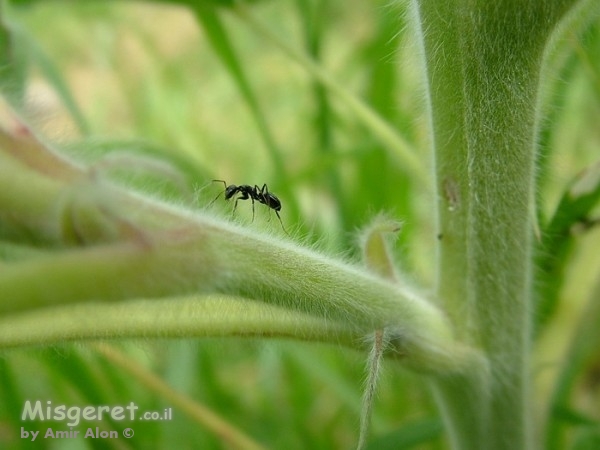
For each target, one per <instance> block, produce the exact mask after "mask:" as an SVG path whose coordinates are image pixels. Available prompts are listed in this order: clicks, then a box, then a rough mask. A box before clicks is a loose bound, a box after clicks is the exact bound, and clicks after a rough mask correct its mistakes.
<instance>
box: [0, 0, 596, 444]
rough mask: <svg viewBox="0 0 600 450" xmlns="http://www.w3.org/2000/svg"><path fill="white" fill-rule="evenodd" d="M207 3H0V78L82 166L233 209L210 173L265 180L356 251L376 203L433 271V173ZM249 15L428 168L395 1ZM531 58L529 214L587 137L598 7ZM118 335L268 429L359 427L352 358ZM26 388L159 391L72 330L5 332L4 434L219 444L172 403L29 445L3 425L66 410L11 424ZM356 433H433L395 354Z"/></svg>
mask: <svg viewBox="0 0 600 450" xmlns="http://www.w3.org/2000/svg"><path fill="white" fill-rule="evenodd" d="M209 5H210V3H207V4H206V5H204V6H203V7H199V8H197V9H196V12H195V13H194V12H192V10H191V9H190V8H187V7H184V6H180V5H177V4H175V2H174V3H173V4H169V2H141V1H140V2H92V1H90V2H87V1H86V2H62V1H39V2H35V1H32V2H23V1H20V2H17V1H15V2H6V1H5V2H4V3H3V4H2V7H3V9H2V19H3V21H4V24H5V27H6V28H5V29H6V30H7V33H8V35H9V36H10V39H11V40H12V45H13V49H14V53H13V54H12V57H13V59H12V60H11V61H10V63H11V70H10V71H8V73H7V72H6V71H5V72H3V76H4V77H5V79H4V80H2V82H3V86H5V92H7V93H8V96H9V97H10V98H11V101H12V102H13V103H16V104H19V111H20V113H21V114H22V115H23V117H24V118H25V119H26V120H27V121H28V122H29V123H30V124H31V125H32V126H33V128H34V129H36V130H39V131H40V132H41V133H42V135H43V136H44V137H45V138H46V139H47V140H48V141H49V142H51V143H52V144H53V145H54V146H55V147H57V148H59V149H61V151H63V152H66V153H68V154H70V155H72V156H73V157H75V158H77V159H79V160H81V161H84V162H87V163H91V164H98V166H99V167H100V166H101V164H102V161H106V156H107V155H109V154H110V155H116V156H117V157H118V156H119V155H129V157H130V159H122V160H121V164H119V165H118V166H117V167H116V168H115V167H109V169H105V170H108V171H110V172H111V173H112V172H115V176H120V177H121V178H120V179H121V180H122V181H124V182H127V183H130V184H131V185H133V186H136V187H137V188H139V189H141V190H144V191H152V192H154V193H155V194H156V195H161V196H163V197H166V198H168V199H171V200H172V201H174V202H178V203H184V204H186V205H188V206H189V205H190V202H191V204H192V206H193V208H196V209H203V208H209V209H210V210H214V211H215V213H217V212H218V213H219V214H229V211H230V208H231V205H229V206H228V205H226V204H225V203H224V202H222V201H219V202H215V203H214V204H213V205H210V203H211V201H212V200H213V199H214V198H215V197H216V196H217V194H219V192H220V190H222V186H221V185H220V184H212V183H211V180H212V179H215V178H216V179H223V180H226V181H227V182H228V183H232V184H251V185H254V184H258V185H259V186H262V184H263V183H267V184H268V185H269V188H270V190H271V191H272V192H274V193H276V194H277V196H278V197H279V198H280V199H281V201H282V204H283V208H282V211H281V216H282V220H283V223H284V224H285V227H286V228H287V229H288V230H291V234H292V235H293V236H294V238H295V239H299V240H302V241H304V242H306V243H307V244H308V245H316V246H318V247H319V248H322V249H324V251H327V252H330V253H335V254H343V255H344V256H345V257H348V258H351V259H352V258H356V257H357V255H356V253H357V250H356V245H355V235H356V230H357V229H359V228H360V227H361V226H362V225H364V224H365V223H367V222H368V220H369V218H371V217H373V216H374V215H375V214H377V213H379V212H382V211H384V212H386V213H388V214H390V215H391V216H393V217H397V218H398V219H400V220H402V221H403V222H404V228H403V230H402V233H401V234H400V237H399V242H398V245H397V246H396V250H397V254H396V257H397V260H398V262H399V264H400V265H401V266H402V267H403V268H404V269H406V270H407V271H409V272H411V273H414V277H415V280H419V282H421V283H423V284H424V285H427V284H431V282H432V280H433V278H434V275H435V274H434V273H433V261H434V254H435V234H436V230H435V195H434V189H433V180H423V179H422V178H421V177H419V176H418V174H416V173H415V172H414V171H412V170H410V169H409V168H408V167H407V165H406V164H404V162H403V159H402V157H401V155H399V152H398V149H397V148H394V147H393V146H390V145H388V143H386V142H385V141H384V140H383V139H382V138H381V136H380V135H378V133H377V132H374V131H373V129H372V128H370V127H369V125H368V124H367V123H366V122H365V120H364V119H363V118H361V117H360V116H359V115H357V114H356V113H355V111H354V110H352V109H351V108H349V107H348V105H347V103H346V102H345V101H344V100H343V99H342V98H341V97H340V96H339V95H337V94H336V93H335V92H332V90H331V89H328V88H325V87H323V86H322V85H321V84H320V83H318V82H317V81H315V79H314V78H313V77H312V76H311V75H310V74H309V71H307V68H306V67H305V66H304V65H303V64H299V63H297V62H295V61H293V60H292V59H290V57H289V56H288V55H286V54H285V52H282V51H281V50H280V48H279V47H278V41H277V40H275V39H273V38H268V37H265V36H264V35H261V34H260V33H259V32H257V29H256V27H255V26H254V25H253V22H251V21H250V19H248V18H247V17H246V16H245V15H244V14H238V13H235V12H232V11H229V10H228V9H224V8H213V7H212V6H209ZM248 12H249V14H250V16H251V17H252V18H253V20H256V21H257V23H259V24H261V26H264V27H265V29H267V30H269V31H270V32H271V33H274V35H275V36H276V37H277V38H276V39H279V40H280V41H281V42H283V43H285V45H289V46H291V47H292V48H294V49H297V50H299V51H301V52H303V53H306V54H308V55H310V56H311V57H312V58H313V59H314V60H316V61H317V62H318V64H319V65H321V66H322V67H323V68H324V69H325V70H326V71H327V73H328V74H329V76H331V77H333V78H334V79H335V80H336V81H337V84H338V85H339V86H340V87H341V88H343V89H344V90H346V91H348V92H351V93H353V95H355V96H356V98H358V99H360V100H361V101H362V102H363V103H364V105H365V107H367V108H370V109H372V110H373V111H375V112H376V113H377V114H378V116H379V117H380V118H381V119H383V120H384V121H385V122H387V123H388V124H389V125H390V126H391V127H392V129H394V130H395V132H396V133H397V135H398V136H400V137H401V138H402V139H404V140H405V141H406V143H407V144H408V146H409V147H410V148H411V150H412V151H413V152H414V154H416V155H417V157H418V159H419V160H420V161H421V162H422V165H423V167H424V168H426V169H427V170H428V169H429V168H430V167H431V166H432V164H433V161H432V156H431V154H430V150H429V148H430V145H431V143H430V142H429V134H428V133H429V131H428V130H429V125H428V117H427V111H426V96H425V93H424V88H425V85H424V80H423V79H422V68H421V66H420V59H419V47H418V45H417V43H416V41H415V34H414V33H413V31H414V30H413V25H412V24H410V23H409V20H408V18H409V17H410V16H409V14H410V13H409V12H407V10H406V5H405V4H404V3H403V2H400V3H390V2H389V1H387V0H386V1H371V2H360V1H356V0H351V1H341V0H326V1H313V0H288V1H284V2H273V1H265V2H259V3H256V4H252V5H249V8H248ZM548 61H549V63H548V65H549V71H548V75H547V76H546V78H545V83H544V86H543V95H542V97H543V102H542V103H543V111H544V114H545V115H544V117H545V119H544V120H543V121H542V129H541V133H540V136H541V137H540V158H539V187H538V193H539V202H540V203H539V205H538V206H539V210H540V226H541V228H542V229H543V227H544V224H545V223H546V222H547V221H548V219H549V217H551V215H552V213H553V211H554V209H555V208H556V205H557V203H558V201H559V199H560V197H561V196H562V194H563V192H564V191H565V188H566V186H567V185H568V183H569V181H570V180H571V179H572V178H573V177H574V176H575V174H576V173H577V172H578V171H580V170H582V169H584V168H586V167H588V166H590V165H591V164H592V163H593V162H594V161H596V160H597V159H598V156H599V155H600V152H599V151H598V150H599V149H600V128H599V127H598V124H599V123H600V121H599V119H600V23H599V22H598V21H595V22H592V21H590V20H589V18H586V17H584V18H581V19H580V20H578V21H575V22H573V23H572V24H570V26H569V27H567V28H566V29H565V30H564V32H563V33H562V34H561V36H560V39H558V41H557V45H556V48H555V49H554V50H553V51H552V52H551V53H550V54H549V57H548ZM0 114H1V120H2V122H4V123H8V122H10V121H11V120H12V119H11V114H10V113H9V112H8V110H7V109H6V108H4V109H2V110H0ZM131 155H145V156H147V157H148V156H149V157H151V158H155V159H157V160H160V161H163V162H166V163H168V164H170V165H172V167H174V168H175V169H176V170H177V176H176V179H175V181H173V179H165V176H163V175H164V174H163V173H162V172H161V170H158V171H156V170H152V169H151V168H149V169H148V170H145V171H144V170H142V172H144V173H142V174H141V175H140V174H136V175H132V173H133V172H135V171H134V170H133V169H134V168H136V167H135V166H136V165H137V163H136V157H135V156H131ZM123 161H124V162H123ZM141 166H142V169H143V164H141ZM138 169H139V167H138ZM117 172H118V173H117ZM182 180H183V184H184V186H185V189H183V190H182V189H181V188H180V185H181V184H182V183H180V181H182ZM186 189H187V191H186ZM188 191H189V192H192V193H193V194H192V199H191V200H190V198H189V196H186V195H185V194H186V192H188ZM221 200H222V198H221ZM271 215H272V214H271ZM597 215H598V214H597ZM271 219H272V218H271ZM233 220H236V221H239V222H240V223H243V224H244V225H245V226H249V227H255V228H257V229H264V230H265V231H266V232H269V233H274V234H281V230H280V228H279V227H280V225H279V223H278V222H277V221H276V220H269V214H268V211H267V210H266V208H263V207H262V205H257V207H256V220H255V221H254V222H252V223H251V220H252V217H251V208H250V205H249V204H246V203H245V202H242V203H240V205H239V206H238V211H237V212H236V214H235V217H234V219H233ZM575 244H576V245H575V246H574V247H573V248H572V249H571V250H570V251H569V253H568V254H567V255H566V256H565V267H568V270H567V271H566V275H565V278H564V283H562V284H561V286H560V293H559V298H560V303H559V306H558V311H559V313H557V314H556V316H555V317H554V319H553V320H552V321H551V322H550V323H549V325H548V326H547V327H546V328H545V329H544V332H543V334H542V335H541V336H540V339H539V341H538V345H537V347H536V361H535V367H536V373H535V382H536V389H537V391H538V392H537V394H536V398H537V399H538V404H537V405H536V406H537V409H538V410H539V411H543V410H544V408H545V407H547V397H548V396H549V395H550V394H549V392H550V390H551V387H552V383H553V380H554V379H555V377H556V376H557V371H558V368H559V367H558V364H559V362H560V358H561V354H562V352H563V351H564V349H565V348H566V346H567V343H568V342H569V339H570V337H571V335H570V333H571V331H569V330H571V329H572V327H573V324H574V323H576V321H577V319H578V317H579V314H580V313H581V309H582V305H583V304H584V302H585V301H586V300H588V297H587V296H588V291H589V287H590V285H591V284H592V283H593V282H594V280H595V279H596V278H597V277H598V273H599V270H600V263H599V262H600V261H599V257H598V253H599V252H598V249H599V248H600V233H599V232H598V230H597V229H591V230H589V231H587V232H586V233H585V234H582V235H580V236H578V237H577V239H576V242H575ZM0 256H2V259H7V258H8V257H7V256H6V255H0ZM0 295H1V293H0ZM119 345H120V346H121V347H122V350H123V351H125V352H126V353H127V354H128V355H130V357H131V358H132V359H133V360H135V361H136V362H137V363H139V364H140V365H142V366H144V367H147V368H149V369H150V370H152V371H153V372H154V373H156V374H158V375H160V376H161V377H162V378H163V379H164V380H165V381H166V382H167V383H168V384H170V385H171V386H173V387H175V388H176V389H177V390H178V391H179V392H181V393H183V394H184V395H186V396H187V397H189V398H190V399H192V400H194V401H197V402H199V403H201V404H204V405H205V406H207V407H208V408H210V409H212V410H213V411H215V412H217V413H218V414H219V415H221V416H222V417H224V418H225V419H226V420H228V421H230V422H231V423H232V424H234V425H235V426H236V427H238V428H239V429H241V430H243V431H245V432H246V433H248V434H249V435H250V436H252V437H253V438H255V439H256V440H257V441H259V442H261V443H263V444H264V445H266V446H267V447H269V448H274V449H279V448H286V449H289V450H291V449H338V448H339V449H343V448H352V447H353V446H354V445H355V443H356V440H357V436H358V422H359V412H360V398H361V388H362V383H363V381H364V369H363V367H364V364H365V355H361V354H358V353H355V352H350V351H346V350H342V349H339V348H336V347H334V346H325V345H322V346H319V345H307V344H299V343H291V342H272V341H266V342H262V341H261V342H259V341H251V340H241V339H240V340H236V339H203V340H185V341H160V342H157V341H154V340H152V341H144V340H141V341H136V342H125V343H120V344H119ZM598 367H600V353H599V354H598V355H596V358H595V360H594V361H590V362H589V363H588V364H587V365H586V367H585V370H584V371H583V372H582V374H581V379H579V380H578V383H579V384H578V385H577V387H576V388H575V389H574V390H573V392H574V395H573V399H572V401H573V404H572V410H571V411H569V412H570V413H572V414H571V416H569V417H571V419H565V418H564V417H562V416H561V417H558V416H557V417H556V418H555V420H564V421H565V423H567V424H569V425H572V426H571V428H569V430H570V431H569V435H568V436H569V439H568V442H569V448H579V447H577V445H587V443H589V442H597V441H594V440H593V439H600V431H599V427H598V420H600V407H599V404H600V389H599V386H600V381H599V380H600V378H599V377H598ZM594 368H595V369H594ZM594 374H595V376H594ZM27 399H30V400H35V399H40V400H42V401H46V400H51V401H53V403H54V404H60V403H64V404H67V405H98V404H100V405H116V404H127V403H128V402H129V401H134V402H136V403H137V404H138V405H139V406H140V410H149V411H153V410H157V411H160V410H162V409H164V408H165V407H169V406H171V404H170V403H169V400H168V399H164V398H162V397H161V396H160V395H159V394H158V393H157V392H155V391H153V390H152V389H148V388H146V387H144V386H141V385H140V384H139V383H138V382H137V381H136V379H135V378H134V377H132V376H131V375H129V374H127V373H126V372H123V371H122V370H120V369H118V368H116V367H115V366H114V365H112V364H111V363H109V362H107V361H106V359H104V358H103V357H102V356H101V355H100V354H99V353H97V352H96V351H95V350H94V348H93V347H91V348H90V347H89V346H88V345H87V344H85V343H83V344H76V345H70V344H65V345H64V346H58V347H53V348H49V349H20V350H9V351H3V353H2V357H1V358H0V447H1V448H7V449H18V448H60V449H71V448H72V449H80V448H190V449H191V448H194V449H198V448H202V449H211V448H215V449H217V448H229V447H227V446H226V445H224V444H223V443H222V441H221V440H220V438H219V437H218V436H216V435H215V433H214V432H212V431H210V430H207V428H206V427H205V426H204V425H203V423H202V422H201V421H200V422H199V421H197V420H193V419H191V418H190V417H188V416H187V415H185V414H184V413H182V412H181V411H178V410H177V409H174V413H173V420H172V421H169V422H155V423H152V422H146V423H137V422H136V423H133V424H131V423H119V422H113V423H108V422H103V424H102V425H103V426H106V427H107V429H116V430H119V431H121V430H122V429H124V428H125V427H127V426H131V427H132V428H134V430H135V432H136V435H135V437H134V438H133V439H129V440H125V439H123V438H120V439H118V440H115V441H111V440H91V439H72V440H55V441H52V440H49V439H40V438H38V440H36V442H33V443H29V442H26V440H24V439H21V438H20V435H19V430H20V429H21V427H25V428H26V429H27V428H31V429H35V430H38V429H40V430H45V429H46V428H47V427H49V426H53V425H54V426H55V427H56V429H64V428H65V427H64V423H60V422H56V423H52V422H44V423H41V422H40V423H32V422H23V421H22V420H21V418H20V415H21V411H22V408H23V404H24V402H25V400H27ZM577 414H578V415H577ZM563 416H565V414H563ZM573 416H577V417H583V418H586V419H589V420H588V421H585V420H583V419H582V420H580V421H578V420H575V419H573V418H572V417H573ZM87 425H88V424H86V426H87ZM89 426H95V424H93V423H90V424H89ZM590 433H591V434H590ZM372 434H373V443H372V445H371V448H377V449H385V448H390V449H391V448H394V449H400V448H427V449H437V448H446V444H445V440H444V439H443V435H442V428H441V422H440V420H439V416H438V413H437V412H436V410H435V407H434V405H433V400H432V396H431V393H430V392H429V390H428V389H427V386H426V383H425V380H424V379H423V377H420V376H415V375H414V374H410V373H408V372H405V371H404V370H402V369H401V367H400V366H399V365H397V363H389V364H388V365H387V366H386V368H385V371H384V375H383V378H382V380H381V386H380V392H379V395H378V397H377V399H376V405H375V411H374V418H373V433H372ZM590 435H591V436H592V438H591V440H590V438H589V436H590ZM581 436H584V437H583V438H582V437H581ZM594 436H595V437H594ZM578 442H583V443H584V444H578ZM581 448H583V447H581ZM590 448H591V447H590Z"/></svg>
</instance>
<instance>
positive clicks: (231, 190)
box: [225, 184, 238, 200]
mask: <svg viewBox="0 0 600 450" xmlns="http://www.w3.org/2000/svg"><path fill="white" fill-rule="evenodd" d="M237 191H238V187H237V186H236V185H235V184H230V185H229V186H227V187H226V188H225V200H229V199H230V198H231V197H233V196H234V195H235V193H236V192H237Z"/></svg>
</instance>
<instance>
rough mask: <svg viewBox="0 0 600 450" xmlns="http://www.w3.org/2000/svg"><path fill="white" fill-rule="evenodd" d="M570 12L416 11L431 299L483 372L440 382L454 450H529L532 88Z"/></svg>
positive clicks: (509, 7)
mask: <svg viewBox="0 0 600 450" xmlns="http://www.w3.org/2000/svg"><path fill="white" fill-rule="evenodd" d="M570 3H571V2H567V1H564V2H550V1H548V2H546V1H525V2H516V1H510V0H506V1H499V2H488V1H483V0H482V1H477V0H476V1H467V0H454V1H449V2H439V1H436V0H417V1H416V2H415V3H414V6H415V10H414V11H415V14H416V18H417V23H418V24H419V26H420V32H421V37H422V46H423V47H422V49H423V52H424V60H425V64H426V71H427V77H428V95H429V101H430V107H431V120H432V126H433V142H434V151H435V175H436V183H437V186H436V187H437V191H438V227H439V230H438V233H439V234H438V237H439V250H438V280H437V294H438V297H439V298H441V299H443V301H444V302H445V308H446V310H447V312H448V314H449V315H450V317H451V318H452V320H453V322H454V324H455V325H456V330H457V333H458V334H459V336H460V338H461V339H463V340H464V341H465V342H467V343H469V344H470V345H473V346H476V347H478V348H481V349H482V351H483V352H484V353H485V354H486V356H487V361H488V366H487V368H486V367H485V366H482V367H481V372H480V373H471V374H469V375H463V376H459V377H450V378H446V379H442V380H438V382H437V383H436V391H437V393H438V397H439V399H440V403H441V405H442V409H443V410H444V412H445V416H446V421H447V424H448V430H449V434H450V438H451V441H452V443H453V446H454V448H456V449H461V450H468V449H481V448H486V449H511V450H515V449H525V448H531V446H532V445H533V442H532V431H531V426H530V417H529V412H530V411H529V403H530V401H529V385H528V378H529V367H528V365H527V364H528V359H529V346H530V336H529V335H530V312H531V309H532V304H531V298H532V295H531V294H532V286H531V278H532V277H531V272H532V267H531V261H532V249H531V247H532V245H531V244H532V239H531V230H532V221H531V218H532V217H533V214H532V210H531V208H532V205H533V200H532V199H533V180H534V155H535V136H536V127H537V114H538V113H537V106H538V99H537V96H538V88H539V84H540V76H541V67H542V63H543V57H544V51H545V46H546V43H547V41H548V38H549V36H550V34H551V31H552V30H553V28H554V27H555V25H556V24H557V22H558V20H559V18H560V17H561V16H562V14H564V12H566V10H567V9H568V6H569V4H570Z"/></svg>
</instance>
